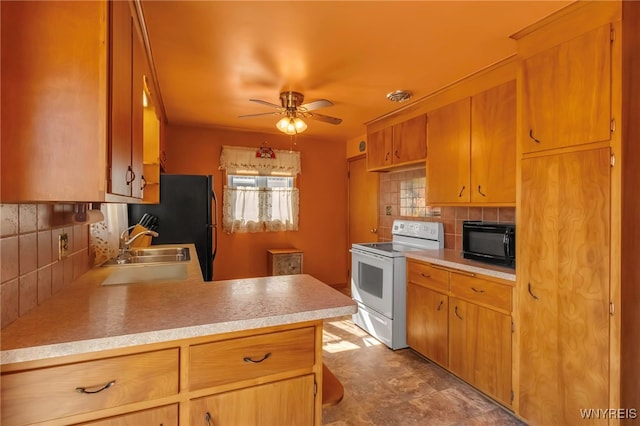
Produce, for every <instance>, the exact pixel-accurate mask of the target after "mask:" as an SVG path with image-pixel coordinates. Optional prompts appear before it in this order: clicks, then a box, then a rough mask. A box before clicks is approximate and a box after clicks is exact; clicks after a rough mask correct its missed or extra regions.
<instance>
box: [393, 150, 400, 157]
mask: <svg viewBox="0 0 640 426" xmlns="http://www.w3.org/2000/svg"><path fill="white" fill-rule="evenodd" d="M394 154H395V155H396V158H400V152H398V150H397V149H396V152H394Z"/></svg>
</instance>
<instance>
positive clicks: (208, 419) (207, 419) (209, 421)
mask: <svg viewBox="0 0 640 426" xmlns="http://www.w3.org/2000/svg"><path fill="white" fill-rule="evenodd" d="M204 421H205V422H207V426H213V421H212V419H211V413H210V412H208V411H207V412H206V413H205V414H204Z"/></svg>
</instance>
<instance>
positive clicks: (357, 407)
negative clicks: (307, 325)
mask: <svg viewBox="0 0 640 426" xmlns="http://www.w3.org/2000/svg"><path fill="white" fill-rule="evenodd" d="M323 356H324V362H325V364H326V365H327V367H329V369H330V370H331V371H332V372H333V373H334V374H335V376H336V377H337V378H338V379H339V380H340V381H341V382H342V384H343V386H344V389H345V393H344V398H343V400H342V401H341V402H340V403H339V404H337V405H334V406H331V407H326V408H325V409H324V410H323V423H324V425H330V426H355V425H388V426H395V425H399V426H400V425H401V426H408V425H425V426H426V425H428V426H451V425H456V426H458V425H460V426H467V425H468V426H480V425H492V426H524V423H522V422H520V421H519V420H517V419H516V418H515V417H513V416H512V415H511V414H510V413H509V412H507V411H506V410H505V409H503V408H501V407H500V406H499V405H497V404H496V403H494V402H492V401H491V400H489V399H487V398H486V397H484V396H482V394H480V393H479V392H478V391H476V390H475V389H473V388H472V387H471V386H469V385H467V384H465V383H463V382H462V381H460V380H459V379H457V378H456V377H454V376H453V375H451V374H450V373H448V372H446V371H445V370H443V369H442V368H440V367H438V366H436V365H435V364H433V363H431V362H430V361H428V360H426V359H425V358H422V357H421V356H419V355H418V354H417V353H416V352H414V351H412V350H411V349H401V350H398V351H392V350H391V349H389V348H387V347H386V346H385V345H383V344H381V343H380V342H378V341H377V340H375V339H374V338H372V337H371V336H369V335H368V334H367V333H365V332H364V331H363V330H362V329H360V328H359V327H357V326H356V325H354V324H353V322H351V319H350V317H342V318H338V319H334V320H328V321H325V324H324V345H323Z"/></svg>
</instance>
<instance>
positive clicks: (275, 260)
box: [267, 249, 303, 275]
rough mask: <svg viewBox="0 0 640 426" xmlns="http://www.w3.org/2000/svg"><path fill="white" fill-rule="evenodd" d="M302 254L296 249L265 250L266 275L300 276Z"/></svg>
mask: <svg viewBox="0 0 640 426" xmlns="http://www.w3.org/2000/svg"><path fill="white" fill-rule="evenodd" d="M302 254H303V253H302V251H301V250H298V249H269V250H267V273H268V274H269V275H294V274H302Z"/></svg>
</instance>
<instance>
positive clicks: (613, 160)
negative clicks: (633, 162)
mask: <svg viewBox="0 0 640 426" xmlns="http://www.w3.org/2000/svg"><path fill="white" fill-rule="evenodd" d="M609 164H610V165H611V167H613V166H615V165H616V156H615V154H611V158H610V159H609Z"/></svg>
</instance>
